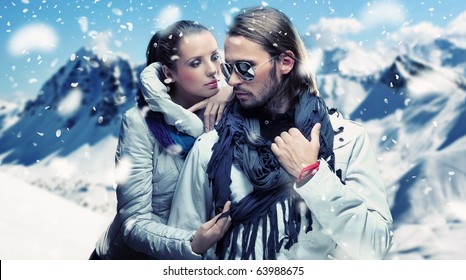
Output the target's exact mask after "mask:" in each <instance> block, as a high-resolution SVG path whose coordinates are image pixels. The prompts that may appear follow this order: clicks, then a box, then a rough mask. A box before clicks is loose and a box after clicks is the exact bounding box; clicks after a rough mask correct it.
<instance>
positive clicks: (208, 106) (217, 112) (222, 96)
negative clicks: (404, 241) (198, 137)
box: [188, 85, 234, 132]
mask: <svg viewBox="0 0 466 280" xmlns="http://www.w3.org/2000/svg"><path fill="white" fill-rule="evenodd" d="M233 97H234V94H233V88H232V87H230V86H228V85H222V87H221V88H220V91H219V92H218V93H217V94H214V95H212V96H211V97H209V98H206V99H204V100H203V101H201V102H199V103H196V104H194V105H193V106H191V107H190V108H189V109H188V110H189V111H191V112H195V111H197V110H200V109H203V108H205V111H204V132H209V131H211V130H212V129H214V125H215V124H216V123H217V122H218V121H219V120H220V118H222V115H223V111H224V110H225V107H226V105H227V104H228V102H230V101H231V100H233Z"/></svg>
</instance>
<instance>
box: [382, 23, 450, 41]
mask: <svg viewBox="0 0 466 280" xmlns="http://www.w3.org/2000/svg"><path fill="white" fill-rule="evenodd" d="M442 34H443V30H442V29H441V28H439V27H437V26H435V25H433V24H432V23H430V22H421V23H419V24H416V25H413V26H403V27H402V28H400V29H399V30H398V31H397V32H395V33H393V34H392V36H391V39H392V40H394V41H395V42H400V43H406V44H408V45H411V46H412V45H417V44H428V43H431V42H432V41H434V40H435V39H437V38H439V37H440V36H442Z"/></svg>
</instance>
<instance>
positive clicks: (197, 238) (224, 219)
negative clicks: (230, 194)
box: [191, 201, 231, 254]
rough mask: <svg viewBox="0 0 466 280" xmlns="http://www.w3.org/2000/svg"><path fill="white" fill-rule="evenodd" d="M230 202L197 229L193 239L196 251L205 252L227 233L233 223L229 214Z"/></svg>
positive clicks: (193, 246) (197, 252) (194, 250)
mask: <svg viewBox="0 0 466 280" xmlns="http://www.w3.org/2000/svg"><path fill="white" fill-rule="evenodd" d="M230 204H231V202H230V201H227V203H225V206H223V211H222V213H220V214H218V215H217V216H215V217H213V218H212V219H211V220H210V221H208V222H206V223H204V224H202V225H201V226H200V227H199V229H198V230H197V231H196V233H195V234H194V237H193V240H192V241H191V248H192V249H193V252H194V253H196V254H203V253H205V252H206V251H207V250H209V248H210V247H212V246H213V245H214V244H215V243H217V241H219V240H220V239H221V238H222V237H223V235H225V233H226V232H227V230H228V228H229V227H230V224H231V217H230V216H229V215H228V213H229V211H230Z"/></svg>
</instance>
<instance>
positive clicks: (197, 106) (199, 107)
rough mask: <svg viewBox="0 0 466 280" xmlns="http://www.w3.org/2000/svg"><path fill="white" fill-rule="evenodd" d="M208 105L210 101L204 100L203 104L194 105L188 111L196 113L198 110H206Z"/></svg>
mask: <svg viewBox="0 0 466 280" xmlns="http://www.w3.org/2000/svg"><path fill="white" fill-rule="evenodd" d="M208 103H209V100H208V99H205V100H202V101H201V102H198V103H196V104H194V105H193V106H191V107H189V108H188V111H190V112H196V111H197V110H200V109H203V108H205V107H206V106H207V104H208Z"/></svg>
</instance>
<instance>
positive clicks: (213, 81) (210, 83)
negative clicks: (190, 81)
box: [205, 80, 218, 89]
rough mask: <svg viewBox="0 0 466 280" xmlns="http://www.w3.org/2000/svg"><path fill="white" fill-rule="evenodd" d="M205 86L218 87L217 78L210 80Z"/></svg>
mask: <svg viewBox="0 0 466 280" xmlns="http://www.w3.org/2000/svg"><path fill="white" fill-rule="evenodd" d="M205 86H206V87H208V88H209V89H215V88H218V81H217V80H212V81H211V82H209V83H207V84H205Z"/></svg>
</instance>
